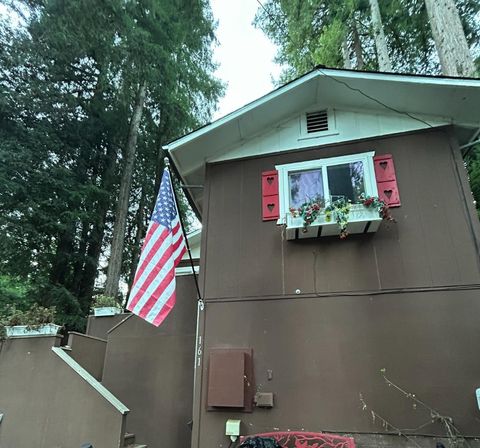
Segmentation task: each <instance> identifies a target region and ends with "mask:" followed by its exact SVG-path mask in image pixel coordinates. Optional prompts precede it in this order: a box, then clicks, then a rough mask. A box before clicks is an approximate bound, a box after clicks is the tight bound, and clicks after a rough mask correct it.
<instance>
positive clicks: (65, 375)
mask: <svg viewBox="0 0 480 448" xmlns="http://www.w3.org/2000/svg"><path fill="white" fill-rule="evenodd" d="M59 343H60V338H57V337H30V338H29V337H25V338H15V339H7V340H6V341H5V342H4V343H3V345H2V347H1V350H0V413H3V414H4V416H3V420H2V421H1V423H0V447H1V448H19V447H38V448H52V447H65V448H67V447H68V448H70V447H72V448H75V447H80V445H81V444H83V443H86V442H90V443H92V444H93V446H94V447H95V448H114V447H119V446H120V443H121V442H122V443H123V430H124V428H123V425H124V415H122V414H120V413H119V412H118V411H117V410H116V409H115V408H114V407H113V406H112V405H111V404H110V403H109V402H108V401H107V400H106V399H105V398H104V397H102V396H101V395H99V394H98V392H97V391H96V390H95V389H93V388H92V387H91V386H90V385H89V384H88V383H87V382H86V381H85V380H84V379H83V378H81V377H80V376H79V375H78V374H77V373H76V372H75V371H74V370H73V369H72V368H71V367H70V366H68V365H67V364H66V363H65V362H64V361H63V360H61V359H60V358H59V357H58V356H57V355H56V354H55V353H53V351H52V347H56V346H58V345H59Z"/></svg>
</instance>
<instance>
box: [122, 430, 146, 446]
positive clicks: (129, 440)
mask: <svg viewBox="0 0 480 448" xmlns="http://www.w3.org/2000/svg"><path fill="white" fill-rule="evenodd" d="M123 446H124V447H125V448H147V445H143V444H138V443H135V434H132V433H129V432H127V433H125V436H124V437H123Z"/></svg>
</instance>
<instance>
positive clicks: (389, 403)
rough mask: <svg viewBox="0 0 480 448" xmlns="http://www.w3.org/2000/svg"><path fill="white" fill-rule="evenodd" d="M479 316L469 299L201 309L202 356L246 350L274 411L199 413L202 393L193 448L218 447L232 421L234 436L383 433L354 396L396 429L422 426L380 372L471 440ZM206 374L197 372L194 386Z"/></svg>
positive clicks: (474, 297)
mask: <svg viewBox="0 0 480 448" xmlns="http://www.w3.org/2000/svg"><path fill="white" fill-rule="evenodd" d="M479 315H480V300H479V294H478V291H459V292H456V293H455V295H454V296H453V295H452V293H451V292H446V291H442V292H423V293H405V294H401V295H399V294H390V295H382V296H377V297H375V296H365V297H345V296H344V297H333V298H332V297H330V298H308V299H307V298H302V299H298V300H258V301H249V302H230V303H228V302H210V303H208V304H207V307H206V334H205V347H204V352H205V353H208V351H209V350H210V349H212V348H216V347H246V346H248V347H253V353H254V366H255V381H256V384H257V387H258V389H259V390H261V391H262V392H273V393H274V394H275V406H274V408H273V409H270V410H266V409H255V410H254V412H253V413H252V414H245V413H236V412H208V411H207V410H206V407H205V403H206V401H205V400H206V392H207V387H206V385H205V386H204V387H203V389H202V392H203V399H202V403H203V404H202V405H201V407H200V412H201V416H200V425H201V431H200V445H196V444H194V445H193V446H201V447H202V448H206V447H212V446H220V445H221V444H224V446H225V444H226V443H227V441H226V438H225V436H223V434H224V433H223V431H224V428H225V421H226V420H227V419H229V418H238V419H241V420H242V422H243V426H242V434H254V433H257V432H268V431H275V430H282V431H286V430H288V429H290V430H292V431H294V430H297V431H299V430H306V431H327V432H328V431H335V432H345V433H348V432H357V431H358V432H386V431H385V428H383V427H382V425H381V422H379V421H378V420H377V421H376V422H374V421H372V416H371V414H370V411H369V410H368V411H363V410H362V406H361V403H360V399H359V394H360V393H361V394H362V395H363V397H364V399H365V401H366V402H367V404H368V405H369V407H370V408H369V409H373V410H375V411H376V412H377V413H378V414H380V415H382V416H384V417H385V418H386V419H387V420H388V421H389V422H391V424H393V425H395V426H397V427H399V428H416V427H418V426H420V425H422V424H424V423H425V422H429V421H430V414H429V413H428V412H427V411H425V410H424V409H422V408H421V407H420V406H418V407H417V409H413V407H412V402H411V401H410V400H408V399H406V398H405V397H404V396H402V395H401V394H400V393H399V392H398V391H395V390H394V389H393V388H391V387H388V386H387V385H386V384H385V381H384V380H383V378H382V376H381V374H380V370H381V369H383V368H385V369H387V375H388V376H389V377H390V378H391V379H392V380H393V381H395V382H396V383H397V384H398V385H399V386H401V387H403V388H404V389H405V390H407V391H408V392H412V393H415V394H417V396H418V397H419V398H420V399H421V400H423V401H424V402H425V403H427V404H429V405H430V406H431V407H433V408H435V409H437V410H438V411H439V412H440V413H441V414H443V415H447V416H450V417H452V418H453V419H454V423H455V424H456V425H457V426H458V427H459V429H460V431H461V432H462V434H464V435H476V436H478V435H480V431H479V427H478V416H479V411H478V408H477V404H476V400H475V389H476V388H477V387H479V386H480V360H479V358H478V356H476V355H475V350H472V344H473V346H476V345H475V344H476V341H479V340H480V325H478V316H479ZM204 359H206V358H204ZM207 370H208V368H207V365H206V364H204V368H203V378H204V381H206V377H207ZM268 370H271V371H272V379H271V380H268V373H267V371H268ZM276 428H278V429H276ZM418 433H421V434H437V435H444V434H445V428H444V427H443V426H442V425H441V424H438V423H435V424H431V425H428V426H426V427H424V428H422V429H421V430H420V431H418Z"/></svg>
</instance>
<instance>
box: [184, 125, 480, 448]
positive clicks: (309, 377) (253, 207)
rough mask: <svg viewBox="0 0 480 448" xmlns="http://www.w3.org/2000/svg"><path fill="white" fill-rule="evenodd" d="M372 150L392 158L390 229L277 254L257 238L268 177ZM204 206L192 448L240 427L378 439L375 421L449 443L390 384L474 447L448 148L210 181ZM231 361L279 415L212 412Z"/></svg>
mask: <svg viewBox="0 0 480 448" xmlns="http://www.w3.org/2000/svg"><path fill="white" fill-rule="evenodd" d="M372 150H374V151H376V154H387V153H390V154H393V157H394V162H395V167H396V174H397V180H398V185H399V189H400V197H401V201H402V206H401V207H400V208H397V209H393V210H392V213H393V215H394V217H395V218H396V219H397V223H396V224H387V225H385V223H383V224H382V225H381V227H380V229H379V231H378V232H377V233H376V234H368V235H351V236H349V237H348V238H347V239H346V240H345V241H342V240H340V239H339V238H338V237H331V238H318V239H310V240H303V241H286V240H285V238H284V237H283V235H282V229H281V228H279V227H277V226H276V224H275V222H272V221H270V222H262V220H261V182H260V179H261V173H262V171H267V170H271V169H274V167H275V165H276V164H282V163H290V162H296V161H301V160H311V159H317V158H322V157H330V156H338V155H344V154H352V153H357V152H365V151H372ZM205 201H206V203H205V208H204V221H203V243H202V251H201V252H202V261H201V277H202V284H203V293H204V297H205V298H206V307H205V311H204V312H203V313H202V315H201V319H200V335H201V337H202V340H203V346H202V353H200V354H199V356H198V357H197V364H201V366H202V368H201V369H199V370H198V374H197V376H196V386H197V387H196V396H195V403H194V430H193V442H192V447H195V448H196V447H201V448H209V447H212V446H224V445H225V444H227V443H228V440H227V439H226V438H225V436H224V431H225V421H226V420H227V419H228V418H239V419H241V420H242V433H243V434H253V433H259V432H268V431H274V430H276V429H279V430H284V431H286V430H288V429H291V430H308V431H327V432H328V431H335V432H340V433H342V432H343V433H349V432H353V431H355V432H359V433H372V432H382V431H385V429H384V428H383V427H382V425H381V424H380V423H379V421H378V419H377V420H376V421H373V420H372V416H371V414H370V412H369V411H370V409H373V410H375V411H376V412H378V413H379V414H380V415H382V416H384V417H385V418H386V419H387V420H388V421H390V422H391V423H392V424H393V425H395V426H397V427H400V428H410V430H409V432H412V433H415V432H417V433H418V432H419V431H420V432H422V433H425V434H435V435H444V434H445V429H444V427H443V426H442V425H440V424H438V423H431V417H430V412H429V411H426V410H425V409H421V408H420V407H418V406H417V409H413V407H412V402H411V401H410V400H408V399H406V398H405V397H403V396H402V395H401V394H400V393H398V391H396V390H395V389H394V388H392V387H387V385H386V384H385V381H384V380H383V378H382V376H381V375H380V370H381V369H383V368H386V369H387V373H388V375H389V377H390V378H391V379H392V380H394V381H395V382H396V383H397V384H399V385H400V386H402V387H403V388H404V389H405V390H407V391H409V392H412V393H415V394H417V396H418V397H420V398H421V399H422V400H424V401H425V402H426V403H428V404H429V405H430V406H431V407H432V408H435V409H437V410H438V411H439V412H440V413H442V414H443V415H448V416H451V417H452V418H453V419H454V422H455V424H456V425H457V426H458V427H459V429H460V431H461V432H462V433H464V434H469V435H473V436H480V430H479V426H478V420H479V419H480V412H479V411H478V409H477V405H476V400H475V389H476V388H477V387H479V386H480V359H479V358H478V357H476V356H475V354H474V353H475V350H474V348H473V347H475V344H476V343H477V341H480V326H479V325H478V315H479V313H480V270H479V253H478V240H479V236H480V232H479V225H478V221H477V218H476V215H475V211H474V207H473V201H472V198H471V195H470V191H469V190H468V185H467V180H466V175H465V170H464V167H463V164H462V161H461V157H460V152H459V150H458V147H457V146H456V144H455V142H452V141H451V139H450V137H449V134H448V132H444V131H442V130H435V131H428V132H419V133H414V134H408V135H402V136H395V137H390V138H380V139H375V140H370V141H362V142H355V143H351V144H344V145H335V146H330V147H322V148H318V149H312V150H309V151H298V152H294V153H285V154H278V155H275V156H268V157H259V158H251V159H245V160H239V161H231V162H225V163H219V164H215V165H208V166H207V183H206V191H205ZM296 290H299V291H300V294H296V293H295V291H296ZM228 347H233V348H235V347H236V348H252V349H253V353H254V355H253V362H254V376H255V377H254V383H255V384H256V388H257V390H258V391H265V392H273V393H274V394H275V406H274V408H273V409H271V410H268V409H255V410H254V411H253V413H240V412H235V411H234V410H230V411H229V410H228V409H220V410H217V411H208V410H207V408H206V391H207V387H208V356H209V351H210V349H213V348H228ZM269 371H271V375H272V378H271V379H270V380H269V379H268V378H269V375H268V373H267V372H269ZM360 394H362V395H363V397H364V399H365V401H366V402H367V403H368V406H369V407H368V409H367V410H362V406H361V403H360V399H359V395H360ZM419 427H420V428H421V429H418V430H416V431H415V428H419Z"/></svg>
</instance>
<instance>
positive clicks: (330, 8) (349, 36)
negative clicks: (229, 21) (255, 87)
mask: <svg viewBox="0 0 480 448" xmlns="http://www.w3.org/2000/svg"><path fill="white" fill-rule="evenodd" d="M262 4H263V8H259V10H258V13H257V16H256V18H255V25H256V26H257V27H258V28H260V29H261V30H263V31H264V32H265V34H266V35H267V36H268V37H269V38H270V39H271V40H272V41H273V42H275V43H276V44H277V46H278V53H277V57H276V59H277V62H278V63H280V64H281V65H283V66H284V67H285V69H284V72H283V74H282V76H281V79H280V80H279V81H280V82H284V81H288V80H290V79H292V78H294V77H297V76H299V75H301V74H303V73H305V72H307V71H308V70H311V69H312V68H313V67H315V66H316V65H319V64H321V65H325V66H328V67H345V66H347V64H346V63H345V62H346V61H345V58H344V57H343V56H342V53H344V52H343V51H342V46H343V45H344V44H346V45H345V46H346V48H347V57H348V59H349V60H350V61H351V64H352V67H353V68H356V69H366V70H377V69H378V63H377V55H376V49H375V44H374V40H373V30H372V23H371V11H370V8H369V4H368V1H366V0H345V1H341V2H336V1H333V0H327V1H324V2H317V1H314V0H267V1H264V2H262ZM456 4H457V8H458V10H459V12H460V16H461V19H462V24H463V27H464V30H465V35H466V37H467V41H468V43H469V45H470V47H471V50H472V54H473V55H474V56H475V57H478V56H479V53H480V48H479V45H480V44H479V42H480V21H479V20H478V17H479V13H480V3H479V2H478V1H477V0H457V1H456ZM379 5H380V13H381V16H382V21H383V27H384V31H385V35H386V39H387V44H388V50H389V56H390V59H391V60H392V65H393V70H394V71H396V72H402V73H424V74H438V73H440V67H439V62H438V57H437V54H436V50H435V45H434V42H433V39H432V35H431V30H430V27H429V25H428V17H427V13H426V9H425V2H424V0H382V1H380V2H379Z"/></svg>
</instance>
